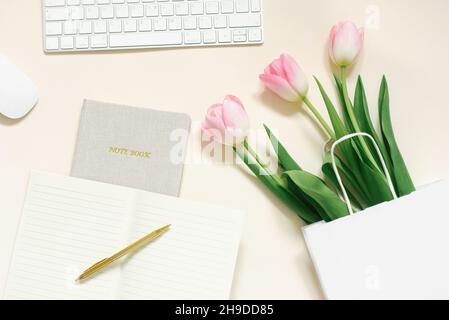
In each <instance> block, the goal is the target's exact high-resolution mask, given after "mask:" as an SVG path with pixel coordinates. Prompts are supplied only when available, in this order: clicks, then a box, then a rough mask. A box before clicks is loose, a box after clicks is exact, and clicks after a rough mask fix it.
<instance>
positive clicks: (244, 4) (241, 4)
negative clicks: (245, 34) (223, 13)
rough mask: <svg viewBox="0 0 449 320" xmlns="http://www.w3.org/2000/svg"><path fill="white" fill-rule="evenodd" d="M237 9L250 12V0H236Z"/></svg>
mask: <svg viewBox="0 0 449 320" xmlns="http://www.w3.org/2000/svg"><path fill="white" fill-rule="evenodd" d="M235 10H236V11H237V12H249V0H235Z"/></svg>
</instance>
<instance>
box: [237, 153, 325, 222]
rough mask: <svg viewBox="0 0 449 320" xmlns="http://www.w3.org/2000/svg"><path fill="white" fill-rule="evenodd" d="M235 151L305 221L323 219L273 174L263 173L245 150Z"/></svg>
mask: <svg viewBox="0 0 449 320" xmlns="http://www.w3.org/2000/svg"><path fill="white" fill-rule="evenodd" d="M234 152H235V153H236V154H237V155H238V156H239V157H240V158H241V159H242V161H243V162H244V163H245V164H246V165H247V166H248V168H249V169H250V170H251V171H252V172H253V173H254V175H255V176H256V177H257V178H258V179H259V181H260V182H262V184H263V185H265V186H266V187H267V188H268V189H269V190H270V191H271V192H272V193H273V194H274V195H275V196H277V198H278V199H279V200H280V201H281V202H283V203H284V204H285V205H286V206H287V207H289V208H290V209H291V210H292V211H293V212H295V213H296V214H297V215H298V216H299V217H300V218H301V219H302V220H303V221H304V222H305V223H307V224H312V223H315V222H318V221H321V220H322V219H321V217H320V215H319V214H318V213H317V212H316V211H314V210H313V209H311V208H310V207H309V206H308V205H307V204H306V203H304V201H303V200H301V199H298V198H297V197H296V196H295V195H293V194H292V193H291V192H290V191H289V190H288V189H286V188H285V187H284V186H282V185H280V184H278V183H277V182H276V181H275V179H274V178H273V177H272V176H270V175H266V174H263V169H262V168H261V167H260V166H259V165H257V164H254V163H252V162H251V161H250V160H249V157H248V155H247V154H246V153H245V152H244V151H243V150H241V149H238V148H235V147H234Z"/></svg>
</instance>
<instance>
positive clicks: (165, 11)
mask: <svg viewBox="0 0 449 320" xmlns="http://www.w3.org/2000/svg"><path fill="white" fill-rule="evenodd" d="M160 10H161V16H172V15H174V14H175V10H174V7H173V3H163V4H161V6H160Z"/></svg>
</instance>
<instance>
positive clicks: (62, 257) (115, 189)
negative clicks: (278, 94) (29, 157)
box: [4, 173, 243, 299]
mask: <svg viewBox="0 0 449 320" xmlns="http://www.w3.org/2000/svg"><path fill="white" fill-rule="evenodd" d="M242 218H243V214H242V212H240V211H236V210H229V209H224V208H220V207H215V206H210V205H205V204H201V203H195V202H191V201H187V200H182V199H179V198H174V197H170V196H166V195H160V194H155V193H150V192H146V191H140V190H135V189H130V188H126V187H121V186H114V185H109V184H104V183H100V182H94V181H87V180H82V179H78V178H71V177H63V176H57V175H50V174H44V173H32V174H31V178H30V182H29V187H28V193H27V196H26V200H25V206H24V209H23V216H22V219H21V223H20V227H19V231H18V235H17V240H16V246H15V250H14V252H13V257H12V261H11V265H10V271H9V275H8V279H7V284H6V289H5V292H4V298H6V299H228V298H229V293H230V289H231V283H232V278H233V271H234V267H235V262H236V257H237V251H238V245H239V239H240V229H241V223H242ZM169 223H170V224H172V227H171V228H170V230H169V231H168V232H166V233H165V234H164V235H163V236H162V237H160V238H158V239H157V240H156V241H154V242H152V243H151V244H149V245H148V246H146V247H145V248H143V249H142V250H140V251H138V252H137V253H135V254H133V255H132V256H130V257H127V258H125V259H124V260H122V261H120V262H119V263H118V264H116V265H115V266H113V267H110V268H107V269H105V270H104V271H103V272H101V273H99V274H97V275H96V276H95V277H93V278H91V279H90V280H88V281H86V282H84V283H82V284H78V283H76V282H75V281H74V280H75V279H76V278H77V276H79V274H80V273H81V272H82V271H83V270H84V269H85V268H87V267H89V266H90V265H92V264H93V263H95V262H97V261H98V260H100V259H102V258H105V257H107V256H110V255H111V254H113V253H115V252H116V251H117V250H118V249H122V248H123V247H124V246H125V245H127V244H129V243H131V242H133V241H135V240H137V239H139V238H141V237H142V236H144V235H146V234H148V233H149V232H151V231H152V230H154V229H156V228H159V227H161V226H164V225H166V224H169Z"/></svg>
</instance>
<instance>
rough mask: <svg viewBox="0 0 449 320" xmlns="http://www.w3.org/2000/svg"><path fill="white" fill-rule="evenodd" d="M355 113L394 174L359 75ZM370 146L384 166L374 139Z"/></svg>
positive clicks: (378, 161)
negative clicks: (373, 120) (375, 126)
mask: <svg viewBox="0 0 449 320" xmlns="http://www.w3.org/2000/svg"><path fill="white" fill-rule="evenodd" d="M354 113H355V115H356V118H357V121H358V123H359V125H360V129H361V130H362V131H363V132H365V133H368V134H369V135H371V136H372V137H373V138H374V140H375V141H376V144H377V146H378V147H379V149H380V151H381V154H382V158H383V159H384V160H385V164H386V166H387V168H388V171H389V173H390V175H391V176H392V175H393V172H392V170H391V163H390V158H389V156H388V153H387V151H386V149H385V147H384V144H383V141H382V140H381V139H380V138H379V135H378V134H377V132H376V130H375V129H374V125H373V122H372V120H371V115H370V112H369V108H368V102H367V99H366V93H365V88H364V86H363V82H362V78H361V77H360V76H359V77H358V80H357V86H356V89H355V97H354ZM368 147H369V149H370V151H371V154H372V155H373V157H374V159H375V160H376V163H377V165H378V167H379V168H382V163H381V161H380V158H379V155H378V154H377V151H376V149H375V147H374V145H373V144H372V141H369V143H368Z"/></svg>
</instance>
